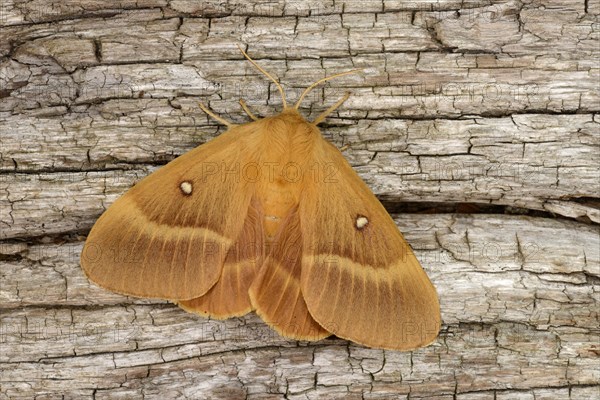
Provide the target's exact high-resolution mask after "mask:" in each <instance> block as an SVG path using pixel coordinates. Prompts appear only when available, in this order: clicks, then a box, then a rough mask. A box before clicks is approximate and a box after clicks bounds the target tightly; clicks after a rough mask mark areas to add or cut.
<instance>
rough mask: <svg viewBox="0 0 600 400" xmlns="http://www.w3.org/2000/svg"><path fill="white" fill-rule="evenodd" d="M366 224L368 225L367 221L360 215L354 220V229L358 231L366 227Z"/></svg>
mask: <svg viewBox="0 0 600 400" xmlns="http://www.w3.org/2000/svg"><path fill="white" fill-rule="evenodd" d="M368 223H369V220H368V219H367V217H363V216H362V215H361V216H359V217H358V218H356V227H357V228H358V229H362V228H364V227H365V226H367V224H368Z"/></svg>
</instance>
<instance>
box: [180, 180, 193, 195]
mask: <svg viewBox="0 0 600 400" xmlns="http://www.w3.org/2000/svg"><path fill="white" fill-rule="evenodd" d="M179 189H181V192H182V193H183V194H185V195H190V194H192V182H190V181H183V182H181V184H180V185H179Z"/></svg>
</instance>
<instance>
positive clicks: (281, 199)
mask: <svg viewBox="0 0 600 400" xmlns="http://www.w3.org/2000/svg"><path fill="white" fill-rule="evenodd" d="M297 194H298V188H297V185H294V184H293V183H290V182H286V181H285V180H284V179H282V178H278V179H276V180H274V181H273V182H266V183H265V184H264V185H263V186H262V188H261V190H260V193H259V201H260V203H261V206H262V209H263V213H264V214H263V218H264V221H263V224H264V227H265V235H266V236H267V238H273V237H275V235H276V234H277V232H278V230H279V227H280V226H281V223H282V221H283V220H284V219H285V217H286V216H287V215H288V214H289V213H290V211H291V210H292V209H293V208H294V207H296V206H297V205H298V196H297Z"/></svg>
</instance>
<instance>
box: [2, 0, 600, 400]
mask: <svg viewBox="0 0 600 400" xmlns="http://www.w3.org/2000/svg"><path fill="white" fill-rule="evenodd" d="M599 15H600V8H599V7H598V5H597V4H595V3H594V2H588V1H583V0H560V1H553V2H550V1H546V0H535V1H527V2H525V1H516V0H509V1H502V0H500V1H498V0H492V1H490V0H463V1H455V0H435V1H434V0H427V1H423V2H405V1H396V0H385V1H380V0H369V1H360V2H359V1H349V0H347V1H325V2H319V3H318V4H316V3H310V2H309V3H307V2H298V1H286V2H283V1H276V2H262V1H260V2H253V3H247V2H241V1H237V0H232V1H228V2H214V1H208V2H192V1H188V0H136V1H130V0H120V1H118V2H102V1H96V0H79V1H76V2H67V3H64V2H59V1H54V0H47V1H46V0H7V1H4V2H3V3H2V4H1V5H0V30H1V33H2V38H3V39H2V40H1V41H0V129H1V136H0V278H1V280H0V350H1V351H0V382H1V386H0V399H4V398H6V399H25V398H27V399H29V398H60V397H62V398H84V399H85V398H90V399H100V398H102V399H114V398H146V397H147V398H157V399H159V398H161V399H162V398H194V399H198V398H200V399H219V398H222V399H284V398H285V399H294V400H296V399H302V400H306V399H322V398H323V399H398V398H399V399H402V398H404V399H420V398H423V399H424V398H436V399H459V400H471V399H528V400H529V399H592V398H595V397H597V396H598V385H599V383H600V375H599V374H598V369H597V365H598V355H599V351H600V349H599V346H598V335H599V334H600V331H599V330H598V325H599V321H600V319H599V316H598V311H597V310H598V303H599V301H600V297H599V296H598V292H599V291H600V254H599V250H598V249H599V248H600V230H599V228H598V222H600V206H599V204H600V201H599V200H598V197H599V196H598V193H599V192H600V190H599V189H600V188H599V184H598V176H599V175H600V167H599V165H600V163H599V161H600V159H599V155H598V146H599V144H600V129H599V123H600V121H599V119H598V109H599V108H600V94H599V92H598V90H597V82H598V79H599V77H600V69H599V68H598V65H597V59H598V56H599V55H600V50H599V49H600V47H599V46H598V16H599ZM238 43H244V44H246V45H247V50H248V51H249V52H250V54H251V55H252V56H254V57H255V58H256V59H257V61H258V62H260V63H261V64H262V65H263V66H264V67H265V68H266V69H268V70H269V71H272V72H273V73H274V74H275V75H277V76H278V77H279V78H280V80H281V81H282V83H283V84H284V85H285V89H286V93H287V96H288V98H289V99H290V100H291V101H294V100H295V99H296V98H297V96H298V95H299V93H300V91H301V90H302V89H303V88H304V87H306V86H307V85H309V84H310V83H312V82H313V81H315V80H316V79H318V78H321V77H324V76H326V75H331V74H333V73H336V72H341V71H345V70H349V69H355V68H362V69H363V73H362V74H361V75H351V76H346V77H343V78H340V79H338V80H335V81H332V82H330V83H329V84H327V85H326V86H325V87H323V88H322V89H319V90H316V91H315V92H313V93H312V94H311V96H309V98H307V99H306V100H305V102H304V103H303V105H302V107H301V110H302V112H303V113H304V114H305V115H307V116H308V115H311V116H313V117H314V116H315V115H317V114H318V113H319V112H321V111H323V110H324V109H325V108H326V107H327V106H328V105H329V104H331V103H333V102H334V101H335V100H337V99H338V98H339V97H340V96H341V95H342V94H343V93H344V92H346V91H351V92H352V93H353V94H352V97H351V98H350V100H348V101H347V102H346V103H345V104H344V107H343V108H342V109H340V110H339V111H338V112H337V113H336V114H335V115H333V116H332V117H331V118H329V119H328V120H327V121H326V123H325V124H323V129H322V131H323V134H324V135H325V136H326V137H327V138H328V139H329V140H331V141H332V142H333V143H334V144H335V145H336V146H338V147H343V146H346V145H348V146H349V149H348V150H347V151H346V152H345V153H344V154H345V156H346V157H347V158H348V159H349V161H350V162H351V164H352V165H353V167H354V168H355V169H356V170H357V172H358V173H359V174H360V175H361V177H362V178H363V179H364V180H365V181H366V182H367V184H368V185H369V186H370V187H371V188H372V189H373V191H374V192H375V193H376V195H377V196H378V197H379V198H380V199H382V200H384V201H385V204H386V205H387V206H389V208H390V209H391V210H394V209H396V208H397V206H402V205H405V204H413V205H416V204H423V205H432V207H433V208H432V209H427V210H425V211H426V212H427V213H425V214H419V213H413V212H411V213H407V214H396V215H395V219H396V222H397V224H398V226H399V227H400V229H401V230H402V231H403V232H404V233H405V236H406V238H407V240H408V241H409V243H411V245H412V246H413V248H414V249H415V252H416V254H417V256H418V258H419V259H420V260H421V262H422V264H423V266H424V268H425V269H426V270H427V272H428V274H429V276H430V277H431V279H432V281H433V282H434V284H435V285H436V287H437V288H438V291H439V294H440V300H441V305H442V317H443V321H444V326H443V328H442V332H441V334H440V337H439V339H438V340H437V341H436V343H435V344H434V345H432V346H430V347H427V348H424V349H420V350H417V351H415V352H412V353H398V352H392V351H381V350H373V349H366V348H363V347H360V346H357V345H354V344H351V343H348V342H346V341H343V340H340V339H336V338H330V339H326V340H323V341H320V342H316V343H304V342H295V341H289V340H286V339H283V338H281V337H279V336H278V335H276V334H275V333H274V332H273V331H271V330H270V329H269V328H268V327H266V326H265V325H264V324H263V323H262V322H261V321H260V319H259V318H257V317H256V316H254V315H253V314H250V315H248V316H246V317H243V318H235V319H231V320H228V321H213V320H207V319H204V318H201V317H198V316H194V315H190V314H187V313H185V312H183V311H181V310H179V309H178V308H177V307H175V306H173V305H171V304H169V303H166V302H163V301H155V300H141V299H134V298H129V297H124V296H120V295H117V294H114V293H110V292H107V291H104V290H102V289H100V288H98V287H95V286H93V285H91V284H90V283H89V282H88V281H87V279H86V278H85V277H84V276H83V274H82V273H81V270H80V268H79V254H80V251H81V246H82V243H83V240H84V239H85V235H86V234H87V232H88V231H89V229H90V228H91V226H92V224H93V223H94V222H95V220H96V219H97V218H98V216H99V215H100V214H101V213H102V212H103V210H104V209H106V207H108V206H109V205H110V204H111V203H112V202H113V201H114V200H115V199H116V198H118V196H120V195H121V194H122V193H124V192H125V191H126V190H127V189H128V188H129V187H131V185H133V184H134V183H135V182H136V181H138V180H139V179H141V178H143V177H144V176H146V175H147V174H149V173H150V172H152V171H154V170H155V169H156V168H158V167H160V166H161V165H163V164H165V163H167V162H168V161H170V160H172V159H174V158H175V157H177V156H178V155H180V154H183V153H185V152H186V151H189V150H191V149H192V148H194V147H195V146H197V145H199V144H202V143H205V142H206V141H208V140H210V139H211V138H214V137H216V136H217V135H218V134H219V133H221V132H222V131H223V128H222V127H220V126H218V125H216V124H215V123H214V122H213V121H210V120H208V119H207V117H206V116H205V115H204V114H203V113H202V112H201V111H200V110H199V109H198V108H197V101H198V100H202V101H204V102H205V103H207V104H209V105H210V106H211V107H212V108H213V109H214V110H215V112H217V113H219V114H221V115H223V116H225V117H227V118H228V119H230V120H233V121H235V122H245V121H246V119H245V117H244V116H243V113H242V112H241V110H240V108H239V105H238V103H237V101H238V99H239V98H240V97H243V98H245V99H246V101H247V102H248V104H249V105H250V107H251V108H252V110H253V111H255V112H256V113H257V114H259V115H263V116H264V115H271V114H273V113H275V112H277V110H279V109H280V107H281V101H280V99H279V98H278V93H277V91H276V89H275V88H274V86H273V85H272V84H269V83H268V82H267V81H266V80H265V79H264V77H262V76H260V75H259V74H258V73H257V72H256V71H255V70H253V69H252V68H251V67H250V66H249V65H248V64H247V63H246V62H244V61H243V59H242V57H241V56H240V54H239V52H238V50H237V48H236V45H237V44H238ZM435 205H438V206H435ZM447 205H455V206H454V207H453V208H452V210H455V211H460V212H461V213H458V214H457V213H446V212H445V211H444V207H446V206H447ZM483 205H485V206H486V207H488V208H482V206H483ZM482 210H487V211H483V213H481V212H482ZM554 217H558V218H554Z"/></svg>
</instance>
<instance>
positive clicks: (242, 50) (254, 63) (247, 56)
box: [238, 45, 287, 108]
mask: <svg viewBox="0 0 600 400" xmlns="http://www.w3.org/2000/svg"><path fill="white" fill-rule="evenodd" d="M238 49H240V51H241V52H242V54H243V55H244V57H246V58H247V59H248V61H250V62H251V63H252V65H254V66H255V67H256V69H258V70H259V71H260V72H262V73H263V74H264V75H265V76H266V77H267V78H269V79H270V80H272V81H273V82H274V83H275V85H277V89H279V93H281V100H283V108H287V102H286V101H285V92H284V91H283V88H282V87H281V85H280V84H279V82H277V80H276V79H275V78H273V76H272V75H271V74H269V73H268V72H267V71H265V70H264V69H262V68H261V67H260V65H258V64H257V63H256V62H255V61H254V60H253V59H251V58H250V56H249V55H248V54H246V52H245V51H244V49H242V47H241V46H240V45H238Z"/></svg>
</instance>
